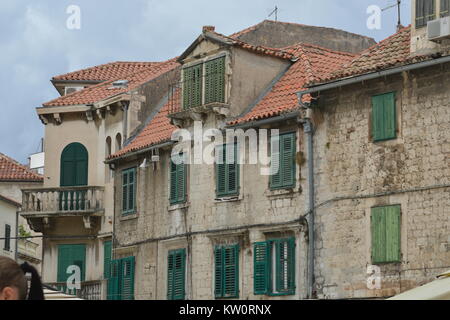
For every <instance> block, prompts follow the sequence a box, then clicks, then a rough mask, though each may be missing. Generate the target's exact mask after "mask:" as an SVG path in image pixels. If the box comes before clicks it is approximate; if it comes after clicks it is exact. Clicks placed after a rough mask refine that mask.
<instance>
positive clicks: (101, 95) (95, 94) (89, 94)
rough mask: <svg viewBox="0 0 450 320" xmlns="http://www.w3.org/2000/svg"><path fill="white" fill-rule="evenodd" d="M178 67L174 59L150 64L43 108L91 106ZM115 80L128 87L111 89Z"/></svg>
mask: <svg viewBox="0 0 450 320" xmlns="http://www.w3.org/2000/svg"><path fill="white" fill-rule="evenodd" d="M178 66H179V63H178V62H176V59H171V60H168V61H165V62H159V63H152V64H151V65H149V66H147V67H145V68H142V69H140V70H139V71H137V72H133V73H129V74H126V75H123V76H121V77H120V78H117V79H112V80H109V81H105V82H102V83H100V84H97V85H94V86H90V87H88V88H85V89H83V90H80V91H76V92H72V93H70V94H68V95H65V96H62V97H59V98H57V99H54V100H51V101H49V102H46V103H44V104H43V106H44V107H51V106H69V105H80V104H92V103H95V102H98V101H101V100H103V99H106V98H109V97H113V96H116V95H118V94H121V93H126V92H129V91H130V90H133V89H135V88H137V87H139V86H140V85H142V84H143V83H145V82H148V81H150V80H152V79H155V78H157V77H158V76H160V75H162V74H164V73H166V72H168V71H170V70H172V69H174V68H176V67H178ZM116 80H128V81H129V83H128V86H127V87H126V88H112V83H113V82H114V81H116Z"/></svg>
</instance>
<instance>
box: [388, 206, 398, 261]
mask: <svg viewBox="0 0 450 320" xmlns="http://www.w3.org/2000/svg"><path fill="white" fill-rule="evenodd" d="M385 215H386V218H385V219H386V262H399V261H401V250H400V206H390V207H386V208H385Z"/></svg>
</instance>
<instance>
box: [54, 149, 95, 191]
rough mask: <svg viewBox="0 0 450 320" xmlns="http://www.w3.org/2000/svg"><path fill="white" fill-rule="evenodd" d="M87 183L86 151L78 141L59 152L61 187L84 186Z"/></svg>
mask: <svg viewBox="0 0 450 320" xmlns="http://www.w3.org/2000/svg"><path fill="white" fill-rule="evenodd" d="M87 183H88V151H87V150H86V148H85V147H84V146H83V145H82V144H81V143H78V142H75V143H71V144H69V145H68V146H66V147H65V148H64V150H63V152H62V153H61V177H60V185H61V187H73V186H86V185H87Z"/></svg>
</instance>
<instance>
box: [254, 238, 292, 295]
mask: <svg viewBox="0 0 450 320" xmlns="http://www.w3.org/2000/svg"><path fill="white" fill-rule="evenodd" d="M253 258H254V259H253V289H254V294H255V295H261V294H267V295H292V294H295V239H294V238H289V239H276V240H268V241H265V242H257V243H255V244H254V257H253Z"/></svg>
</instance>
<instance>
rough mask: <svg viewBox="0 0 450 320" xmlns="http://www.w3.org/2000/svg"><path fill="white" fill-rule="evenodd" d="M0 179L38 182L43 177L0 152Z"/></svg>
mask: <svg viewBox="0 0 450 320" xmlns="http://www.w3.org/2000/svg"><path fill="white" fill-rule="evenodd" d="M0 181H14V182H20V181H24V182H40V181H43V177H42V176H41V175H39V174H37V173H34V172H33V171H31V170H30V169H28V168H27V167H25V166H24V165H21V164H20V163H18V162H17V161H15V160H14V159H11V158H10V157H8V156H6V155H4V154H2V153H0Z"/></svg>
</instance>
